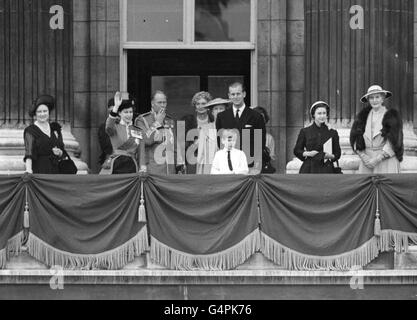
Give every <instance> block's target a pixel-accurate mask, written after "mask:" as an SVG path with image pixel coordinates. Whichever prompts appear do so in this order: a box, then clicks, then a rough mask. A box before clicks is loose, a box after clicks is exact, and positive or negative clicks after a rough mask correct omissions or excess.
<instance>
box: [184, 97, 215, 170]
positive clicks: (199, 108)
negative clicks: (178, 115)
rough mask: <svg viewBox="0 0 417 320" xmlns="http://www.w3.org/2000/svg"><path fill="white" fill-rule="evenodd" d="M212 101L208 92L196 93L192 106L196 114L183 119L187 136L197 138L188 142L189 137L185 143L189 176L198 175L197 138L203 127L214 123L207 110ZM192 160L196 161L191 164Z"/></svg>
mask: <svg viewBox="0 0 417 320" xmlns="http://www.w3.org/2000/svg"><path fill="white" fill-rule="evenodd" d="M212 99H213V98H212V97H211V95H210V93H208V92H205V91H201V92H198V93H196V94H195V95H194V96H193V98H192V100H191V106H192V107H193V108H194V110H195V113H194V114H190V115H187V116H185V117H183V118H182V120H183V121H185V134H186V135H191V134H192V135H193V136H194V137H195V138H194V141H188V138H189V137H187V142H186V143H185V150H186V159H187V173H188V174H196V173H197V164H196V162H195V157H198V139H197V136H198V135H199V133H200V130H201V128H202V127H203V125H207V124H209V123H211V122H213V117H212V116H211V114H209V112H208V110H207V108H206V105H207V104H208V103H209V101H211V100H212ZM191 159H194V161H190V162H189V160H191Z"/></svg>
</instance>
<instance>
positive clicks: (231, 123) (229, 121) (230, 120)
mask: <svg viewBox="0 0 417 320" xmlns="http://www.w3.org/2000/svg"><path fill="white" fill-rule="evenodd" d="M223 114H224V118H225V122H226V123H225V124H226V126H228V127H232V128H234V127H235V123H236V122H235V115H234V113H233V108H230V109H228V110H226V111H224V112H223Z"/></svg>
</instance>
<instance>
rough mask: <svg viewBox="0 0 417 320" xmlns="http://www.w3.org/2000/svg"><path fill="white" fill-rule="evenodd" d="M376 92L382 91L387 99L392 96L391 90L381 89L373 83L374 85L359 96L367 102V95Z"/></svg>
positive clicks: (363, 101)
mask: <svg viewBox="0 0 417 320" xmlns="http://www.w3.org/2000/svg"><path fill="white" fill-rule="evenodd" d="M377 93H383V94H384V95H385V98H387V99H388V98H389V97H391V96H392V92H390V91H387V90H384V89H382V87H381V86H378V85H374V86H371V87H369V89H368V92H367V93H366V94H365V95H364V96H363V97H362V98H361V102H362V103H367V102H368V97H369V96H370V95H372V94H377Z"/></svg>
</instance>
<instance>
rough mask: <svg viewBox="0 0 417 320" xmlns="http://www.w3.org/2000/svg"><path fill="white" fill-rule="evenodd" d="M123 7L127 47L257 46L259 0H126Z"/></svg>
mask: <svg viewBox="0 0 417 320" xmlns="http://www.w3.org/2000/svg"><path fill="white" fill-rule="evenodd" d="M121 10H122V11H121V12H122V13H123V15H124V16H122V18H121V21H122V30H123V34H122V42H123V47H124V48H125V49H130V48H135V47H137V46H138V45H142V46H146V45H148V46H149V47H152V48H155V46H156V44H159V45H160V48H161V49H162V48H167V46H168V47H169V46H170V45H171V47H170V48H174V46H177V45H178V44H182V45H184V46H188V47H190V48H193V47H198V46H200V47H201V46H208V45H211V46H216V45H218V43H219V42H221V43H223V45H226V44H228V45H229V48H236V49H252V50H253V49H255V45H254V44H255V39H256V34H255V31H256V0H123V1H122V2H121ZM237 46H240V48H237ZM242 46H245V48H243V47H242Z"/></svg>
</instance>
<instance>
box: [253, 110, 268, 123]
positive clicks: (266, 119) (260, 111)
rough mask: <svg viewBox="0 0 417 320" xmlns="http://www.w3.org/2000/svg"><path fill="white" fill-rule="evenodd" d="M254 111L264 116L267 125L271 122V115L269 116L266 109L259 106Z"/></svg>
mask: <svg viewBox="0 0 417 320" xmlns="http://www.w3.org/2000/svg"><path fill="white" fill-rule="evenodd" d="M253 110H255V111H257V112H259V113H260V114H262V115H263V116H264V119H265V124H266V123H268V122H269V115H268V112H267V111H266V109H265V108H264V107H261V106H258V107H256V108H254V109H253Z"/></svg>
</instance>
